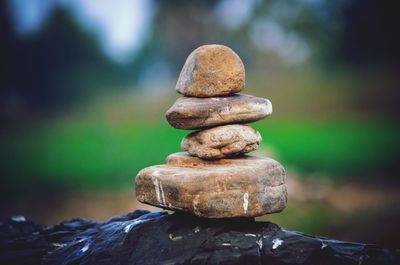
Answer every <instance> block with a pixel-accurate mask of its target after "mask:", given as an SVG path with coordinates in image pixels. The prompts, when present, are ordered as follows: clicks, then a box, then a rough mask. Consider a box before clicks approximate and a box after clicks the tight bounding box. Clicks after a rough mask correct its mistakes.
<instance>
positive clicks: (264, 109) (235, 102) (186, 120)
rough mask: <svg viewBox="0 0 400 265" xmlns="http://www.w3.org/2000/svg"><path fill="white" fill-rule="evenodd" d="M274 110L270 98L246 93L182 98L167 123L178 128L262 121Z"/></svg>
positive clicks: (173, 107)
mask: <svg viewBox="0 0 400 265" xmlns="http://www.w3.org/2000/svg"><path fill="white" fill-rule="evenodd" d="M271 113H272V104H271V102H270V101H269V100H268V99H265V98H258V97H254V96H251V95H246V94H233V95H230V96H225V97H213V98H194V97H180V98H178V99H177V100H176V101H175V103H174V104H173V105H172V107H171V108H170V109H169V110H168V111H167V113H166V118H167V120H168V122H169V123H170V124H171V125H172V126H173V127H175V128H177V129H188V130H192V129H200V128H206V127H212V126H218V125H224V124H232V123H249V122H254V121H258V120H261V119H263V118H265V117H267V116H269V115H270V114H271Z"/></svg>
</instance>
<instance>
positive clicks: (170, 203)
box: [136, 153, 287, 218]
mask: <svg viewBox="0 0 400 265" xmlns="http://www.w3.org/2000/svg"><path fill="white" fill-rule="evenodd" d="M167 161H168V164H167V165H157V166H152V167H148V168H145V169H143V170H141V171H140V172H139V173H138V175H137V177H136V196H137V199H138V200H139V201H141V202H144V203H147V204H150V205H154V206H157V207H161V208H165V209H171V210H180V211H185V212H189V213H192V214H195V215H197V216H202V217H208V218H225V217H254V216H261V215H264V214H267V213H274V212H280V211H282V210H283V209H284V208H285V206H286V200H287V194H286V186H285V184H284V183H285V170H284V168H283V167H282V166H281V165H280V164H279V163H278V162H276V161H274V160H272V159H269V158H260V157H253V156H243V157H240V158H235V159H220V160H215V161H206V160H202V159H200V158H197V157H190V156H189V155H188V154H187V153H177V154H172V155H170V156H169V157H168V159H167Z"/></svg>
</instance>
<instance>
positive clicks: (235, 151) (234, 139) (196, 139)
mask: <svg viewBox="0 0 400 265" xmlns="http://www.w3.org/2000/svg"><path fill="white" fill-rule="evenodd" d="M260 142H261V135H260V133H259V132H257V131H256V130H254V129H253V128H251V127H249V126H246V125H239V124H231V125H223V126H218V127H214V128H210V129H205V130H201V131H196V132H193V133H190V134H189V135H188V136H186V137H185V138H184V139H183V140H182V143H181V147H182V149H183V150H185V151H187V152H188V153H189V154H191V155H193V156H197V157H200V158H203V159H218V158H223V157H231V156H235V155H239V154H243V153H248V152H251V151H254V150H256V149H257V148H258V145H259V144H260Z"/></svg>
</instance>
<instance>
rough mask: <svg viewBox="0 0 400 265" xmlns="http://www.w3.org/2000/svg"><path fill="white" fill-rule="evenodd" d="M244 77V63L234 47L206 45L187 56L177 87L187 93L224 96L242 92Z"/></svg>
mask: <svg viewBox="0 0 400 265" xmlns="http://www.w3.org/2000/svg"><path fill="white" fill-rule="evenodd" d="M244 76H245V73H244V66H243V63H242V61H241V60H240V58H239V56H238V55H237V54H236V53H235V52H234V51H233V50H232V49H231V48H229V47H226V46H224V45H216V44H213V45H204V46H200V47H199V48H197V49H196V50H194V51H193V52H192V53H191V54H190V55H189V57H188V58H187V59H186V62H185V64H184V66H183V68H182V71H181V73H180V75H179V79H178V82H177V84H176V90H177V91H178V92H179V93H181V94H183V95H185V96H193V97H214V96H224V95H228V94H231V93H236V92H240V91H242V89H243V87H244Z"/></svg>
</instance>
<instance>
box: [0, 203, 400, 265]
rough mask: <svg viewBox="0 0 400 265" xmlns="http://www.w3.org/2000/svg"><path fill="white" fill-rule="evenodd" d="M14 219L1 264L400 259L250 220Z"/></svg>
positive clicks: (4, 235) (2, 235)
mask: <svg viewBox="0 0 400 265" xmlns="http://www.w3.org/2000/svg"><path fill="white" fill-rule="evenodd" d="M16 220H17V221H16ZM16 220H13V219H12V218H9V219H5V220H0V264H400V252H399V250H394V249H385V248H382V247H379V246H376V245H371V244H363V243H349V242H343V241H337V240H332V239H327V238H323V237H314V236H308V235H305V234H302V233H300V232H291V231H286V230H284V229H282V228H280V227H279V226H278V225H276V224H274V223H271V222H256V221H254V219H252V218H231V219H218V220H213V219H205V218H199V217H195V216H192V215H188V214H183V213H175V214H171V215H168V214H167V213H166V212H155V213H150V212H148V211H143V210H137V211H134V212H132V213H129V214H127V215H124V216H120V217H114V218H112V219H110V220H109V221H107V222H97V221H89V220H84V219H74V220H70V221H65V222H62V223H61V224H59V225H55V226H43V225H37V224H34V223H33V222H30V221H27V220H22V219H16Z"/></svg>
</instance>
